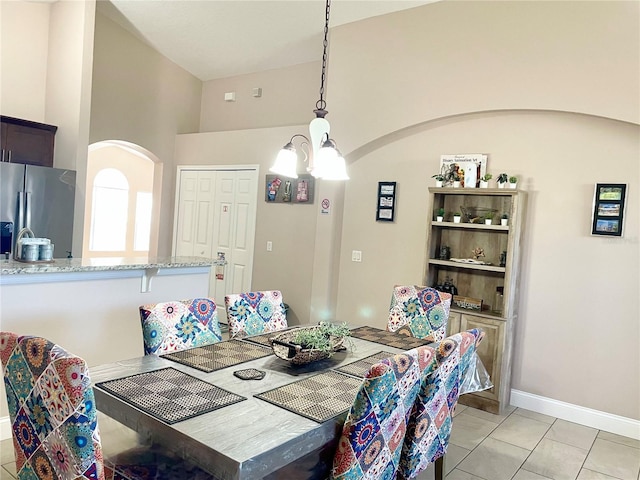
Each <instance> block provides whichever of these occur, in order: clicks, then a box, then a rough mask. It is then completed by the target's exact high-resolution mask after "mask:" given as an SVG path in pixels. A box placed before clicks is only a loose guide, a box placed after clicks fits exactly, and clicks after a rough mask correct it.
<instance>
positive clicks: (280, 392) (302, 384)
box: [254, 370, 362, 423]
mask: <svg viewBox="0 0 640 480" xmlns="http://www.w3.org/2000/svg"><path fill="white" fill-rule="evenodd" d="M361 384H362V380H361V379H360V378H355V377H352V376H350V375H345V374H344V373H340V372H335V371H332V370H330V371H328V372H323V373H320V374H318V375H314V376H313V377H308V378H305V379H302V380H298V381H297V382H293V383H290V384H288V385H283V386H282V387H278V388H274V389H273V390H269V391H267V392H264V393H259V394H257V395H254V396H255V397H256V398H259V399H261V400H265V401H267V402H269V403H273V404H274V405H277V406H278V407H282V408H284V409H285V410H289V411H290V412H293V413H297V414H298V415H302V416H303V417H306V418H309V419H311V420H315V421H316V422H318V423H323V422H326V421H327V420H330V419H331V418H333V417H335V416H337V415H340V414H341V413H344V412H346V411H347V410H349V409H350V408H351V405H352V404H353V400H354V399H355V398H356V393H358V390H359V388H360V385H361Z"/></svg>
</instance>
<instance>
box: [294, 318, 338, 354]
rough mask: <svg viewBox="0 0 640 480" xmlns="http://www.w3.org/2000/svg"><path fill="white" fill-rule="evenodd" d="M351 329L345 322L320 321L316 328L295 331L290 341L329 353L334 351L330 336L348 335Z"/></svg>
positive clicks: (306, 347) (303, 346)
mask: <svg viewBox="0 0 640 480" xmlns="http://www.w3.org/2000/svg"><path fill="white" fill-rule="evenodd" d="M350 335H351V330H350V329H349V327H348V325H347V324H346V323H341V324H334V323H330V322H320V324H319V325H318V328H314V329H301V330H299V331H297V332H296V334H295V336H294V337H293V339H292V341H291V343H295V344H297V345H300V346H301V347H302V348H304V349H313V350H320V351H321V352H327V353H329V354H330V355H331V354H333V353H334V350H333V344H334V342H332V341H331V337H342V338H343V337H348V336H350Z"/></svg>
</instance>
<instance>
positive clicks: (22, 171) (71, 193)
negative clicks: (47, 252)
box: [0, 162, 76, 258]
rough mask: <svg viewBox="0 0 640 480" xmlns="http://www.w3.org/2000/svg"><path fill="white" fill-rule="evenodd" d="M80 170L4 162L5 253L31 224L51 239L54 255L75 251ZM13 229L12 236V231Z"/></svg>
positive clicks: (0, 212) (0, 199)
mask: <svg viewBox="0 0 640 480" xmlns="http://www.w3.org/2000/svg"><path fill="white" fill-rule="evenodd" d="M75 195H76V172H75V171H74V170H64V169H60V168H50V167H38V166H35V165H23V164H19V163H7V162H2V163H0V221H1V222H2V225H1V226H0V229H1V230H2V239H3V241H2V252H0V253H2V254H3V255H4V254H5V253H6V252H7V251H9V250H8V249H7V245H11V249H10V251H11V252H13V248H14V245H15V241H16V236H17V235H18V233H19V232H20V230H21V229H22V228H23V227H28V228H30V229H31V230H32V231H33V234H34V235H35V236H36V237H44V238H49V239H51V243H53V244H54V245H55V248H54V258H64V257H66V256H67V253H68V252H70V251H71V239H72V237H73V210H74V202H75ZM10 231H12V235H10V234H9V232H10Z"/></svg>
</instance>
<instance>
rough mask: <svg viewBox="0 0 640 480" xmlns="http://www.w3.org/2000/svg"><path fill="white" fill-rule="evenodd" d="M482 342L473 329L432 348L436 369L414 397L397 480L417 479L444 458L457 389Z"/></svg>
mask: <svg viewBox="0 0 640 480" xmlns="http://www.w3.org/2000/svg"><path fill="white" fill-rule="evenodd" d="M483 338H484V332H482V331H481V330H478V329H473V330H469V331H467V332H462V333H457V334H455V335H452V336H450V337H448V338H446V339H444V340H443V341H441V342H439V343H437V344H435V345H431V346H432V347H433V348H434V349H435V356H436V361H437V369H436V370H435V372H434V373H433V374H432V375H429V376H428V377H427V378H426V381H425V382H423V383H422V385H421V388H420V391H419V392H418V394H417V398H416V402H415V405H414V408H413V411H412V412H411V415H410V418H409V422H408V425H407V434H406V436H405V441H404V445H403V446H402V455H401V461H400V466H399V468H398V478H399V479H411V478H416V477H417V476H418V475H419V474H420V472H422V471H424V470H425V469H426V468H427V467H428V466H429V464H431V463H434V462H435V461H436V460H438V459H440V458H442V457H444V455H445V453H446V451H447V447H448V445H449V437H450V435H451V427H452V425H453V412H454V408H455V406H456V404H457V402H458V397H459V392H460V385H461V382H462V380H463V378H464V376H465V374H466V373H467V370H468V369H469V368H470V367H471V368H473V367H474V366H475V360H476V349H477V345H478V344H479V343H480V341H482V339H483ZM442 470H443V468H442V464H440V468H439V469H436V473H437V475H436V480H442V475H443V472H442ZM438 474H439V475H440V476H439V477H438Z"/></svg>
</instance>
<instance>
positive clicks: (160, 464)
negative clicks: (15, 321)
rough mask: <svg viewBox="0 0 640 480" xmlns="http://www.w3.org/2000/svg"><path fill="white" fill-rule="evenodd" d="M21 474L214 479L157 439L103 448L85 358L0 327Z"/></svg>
mask: <svg viewBox="0 0 640 480" xmlns="http://www.w3.org/2000/svg"><path fill="white" fill-rule="evenodd" d="M0 360H1V362H2V369H3V375H4V383H5V387H6V388H5V390H6V396H7V403H8V406H9V419H10V421H11V430H12V435H13V445H14V451H15V461H16V472H17V474H18V479H19V480H33V479H58V480H80V479H96V480H151V479H162V480H214V479H213V477H211V475H209V474H208V473H206V472H204V471H203V470H201V469H200V468H198V467H197V466H195V465H192V464H190V463H189V462H186V461H183V460H182V459H180V458H176V457H174V456H172V455H171V454H169V453H167V452H163V451H161V450H160V449H159V448H158V447H156V446H149V447H147V446H142V447H137V448H135V449H131V450H127V451H126V452H121V453H120V454H118V455H117V456H116V457H114V459H113V460H115V462H116V463H114V462H113V461H111V460H105V459H104V458H103V454H102V445H101V441H100V432H99V428H98V416H97V411H96V406H95V400H94V395H93V389H92V387H91V379H90V377H89V369H88V367H87V364H86V362H85V361H84V360H83V359H82V358H80V357H78V356H76V355H73V354H71V353H69V352H67V351H66V350H64V349H63V348H62V347H60V346H59V345H56V344H54V343H52V342H50V341H48V340H46V339H44V338H41V337H35V336H19V335H17V334H15V333H11V332H0Z"/></svg>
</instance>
